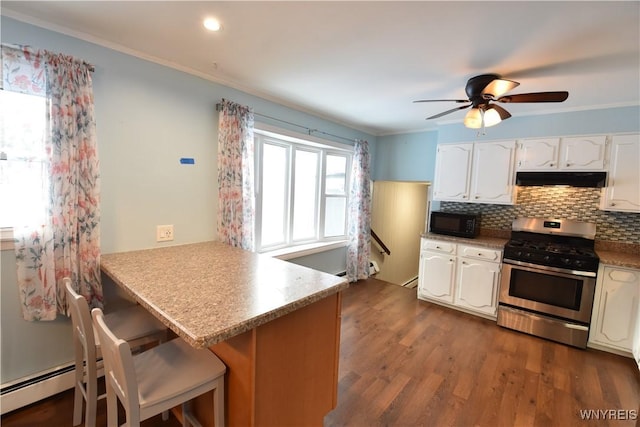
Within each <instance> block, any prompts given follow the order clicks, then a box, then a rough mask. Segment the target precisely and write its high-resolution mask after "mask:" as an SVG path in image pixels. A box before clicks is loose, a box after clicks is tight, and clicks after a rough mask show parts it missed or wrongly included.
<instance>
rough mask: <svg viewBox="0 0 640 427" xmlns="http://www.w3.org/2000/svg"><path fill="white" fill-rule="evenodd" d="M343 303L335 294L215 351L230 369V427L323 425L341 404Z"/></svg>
mask: <svg viewBox="0 0 640 427" xmlns="http://www.w3.org/2000/svg"><path fill="white" fill-rule="evenodd" d="M341 305H342V298H341V294H340V293H337V294H334V295H330V296H328V297H327V298H324V299H322V300H320V301H318V302H315V303H313V304H311V305H308V306H306V307H303V308H301V309H298V310H296V311H294V312H292V313H289V314H287V315H285V316H283V317H280V318H277V319H274V320H272V321H271V322H268V323H266V324H264V325H262V326H259V327H257V328H255V329H253V330H251V331H248V332H245V333H243V334H241V335H238V336H235V337H233V338H230V339H228V340H226V341H223V342H221V343H218V344H215V345H213V346H212V347H211V350H212V351H213V352H214V353H216V354H217V355H218V357H220V359H222V361H223V362H224V363H225V364H226V365H227V367H228V374H227V377H226V381H227V383H226V397H227V401H226V402H227V407H226V413H227V415H226V418H227V425H229V426H322V423H323V419H324V416H325V415H326V414H327V413H328V412H329V411H331V410H332V409H333V408H335V406H336V402H337V386H338V360H339V348H340V345H339V343H340V312H341ZM199 403H200V404H201V405H204V406H208V407H210V406H211V400H210V399H209V398H205V399H200V401H199ZM201 405H199V406H201Z"/></svg>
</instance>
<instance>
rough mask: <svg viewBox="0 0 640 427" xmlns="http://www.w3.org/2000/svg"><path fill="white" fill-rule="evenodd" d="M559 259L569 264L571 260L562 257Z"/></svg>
mask: <svg viewBox="0 0 640 427" xmlns="http://www.w3.org/2000/svg"><path fill="white" fill-rule="evenodd" d="M560 261H562V263H563V264H571V260H570V259H569V258H562V259H560Z"/></svg>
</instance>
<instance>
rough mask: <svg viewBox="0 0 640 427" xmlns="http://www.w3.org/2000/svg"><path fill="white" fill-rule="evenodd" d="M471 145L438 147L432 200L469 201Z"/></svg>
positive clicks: (444, 145)
mask: <svg viewBox="0 0 640 427" xmlns="http://www.w3.org/2000/svg"><path fill="white" fill-rule="evenodd" d="M472 152H473V144H471V143H469V144H443V145H438V151H437V153H436V169H435V177H434V183H433V199H434V200H454V201H467V200H469V178H470V172H471V153H472Z"/></svg>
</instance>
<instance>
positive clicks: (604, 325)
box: [591, 266, 640, 352]
mask: <svg viewBox="0 0 640 427" xmlns="http://www.w3.org/2000/svg"><path fill="white" fill-rule="evenodd" d="M601 273H602V274H601V275H599V279H598V285H599V288H600V289H599V290H597V291H596V293H597V296H596V299H595V301H594V303H595V304H594V310H593V316H592V317H593V319H592V322H591V323H592V331H591V340H592V341H594V342H597V343H600V344H604V345H608V346H611V347H614V348H618V349H622V350H625V351H629V352H631V350H632V344H633V338H634V334H635V328H636V322H637V316H638V309H639V307H638V288H639V287H640V271H639V270H632V269H624V268H619V267H608V266H605V267H604V268H602V269H601Z"/></svg>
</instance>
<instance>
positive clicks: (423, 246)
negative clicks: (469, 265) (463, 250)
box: [420, 239, 456, 255]
mask: <svg viewBox="0 0 640 427" xmlns="http://www.w3.org/2000/svg"><path fill="white" fill-rule="evenodd" d="M420 250H421V251H434V252H442V253H443V254H451V255H455V253H456V244H455V243H450V242H443V241H441V240H428V239H422V242H421V243H420Z"/></svg>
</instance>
